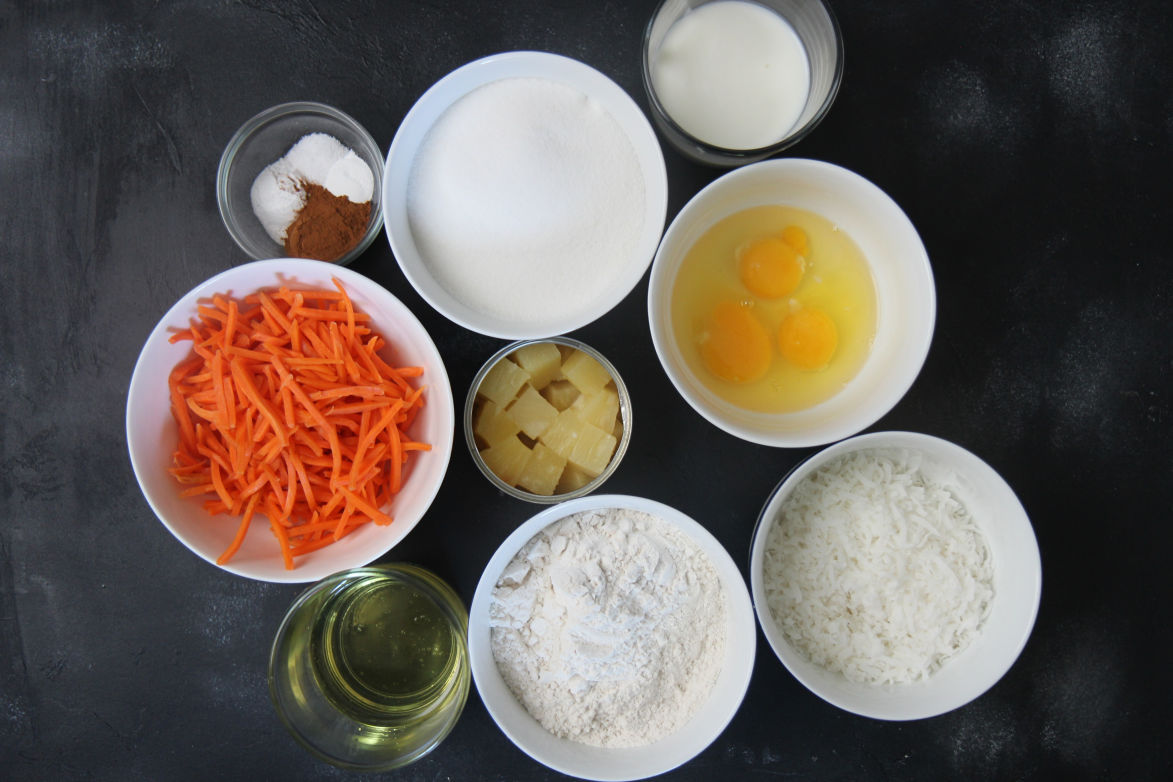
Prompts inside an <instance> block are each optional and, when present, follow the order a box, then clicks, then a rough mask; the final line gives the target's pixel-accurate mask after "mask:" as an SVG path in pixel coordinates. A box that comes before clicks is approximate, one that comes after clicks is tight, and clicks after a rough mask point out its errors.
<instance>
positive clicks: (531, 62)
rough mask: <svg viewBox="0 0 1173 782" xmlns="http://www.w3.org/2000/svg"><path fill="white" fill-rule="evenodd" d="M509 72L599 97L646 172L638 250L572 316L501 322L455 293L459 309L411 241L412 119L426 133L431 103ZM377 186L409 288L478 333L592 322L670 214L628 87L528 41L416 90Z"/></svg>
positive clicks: (645, 123) (611, 303)
mask: <svg viewBox="0 0 1173 782" xmlns="http://www.w3.org/2000/svg"><path fill="white" fill-rule="evenodd" d="M567 74H574V78H573V79H571V78H570V77H568V76H567ZM507 78H543V79H549V80H552V81H556V82H559V83H562V84H566V85H568V86H571V87H573V88H574V89H576V90H577V91H579V92H581V93H583V94H586V95H589V96H590V97H592V98H594V99H596V100H599V101H600V102H601V103H603V104H604V105H605V106H606V108H607V110H608V112H609V113H610V114H611V115H612V118H613V119H614V121H615V122H616V123H617V124H618V125H619V126H620V128H621V129H623V130H624V136H625V137H627V138H628V140H629V141H630V143H631V147H632V153H633V155H634V156H635V159H636V161H637V163H638V165H639V168H640V170H641V172H642V173H643V174H644V175H645V176H644V180H643V181H644V204H645V207H646V209H645V225H644V227H643V234H642V235H641V237H640V240H639V247H638V250H637V252H636V254H635V255H634V256H633V259H632V261H631V263H630V264H629V265H628V266H627V267H626V268H625V271H624V273H623V274H622V275H621V276H619V277H618V278H617V284H616V286H615V293H613V294H611V295H610V296H609V297H606V298H601V299H600V300H599V301H597V302H595V304H594V306H592V307H589V308H584V309H583V310H582V311H581V312H580V313H578V314H576V315H575V316H574V317H563V318H559V319H557V320H550V321H547V322H542V323H512V324H500V323H497V322H496V319H493V321H494V322H493V323H486V322H485V321H486V320H488V318H487V316H485V315H483V314H481V313H478V312H476V311H475V310H473V309H472V308H471V307H467V306H464V305H461V304H460V303H459V302H456V301H455V300H453V301H454V303H455V304H457V305H459V306H460V307H461V309H462V310H463V312H454V311H453V310H452V309H451V308H450V307H449V303H448V302H447V301H445V300H443V298H441V297H439V296H437V295H436V294H434V293H433V291H432V290H430V288H431V287H432V286H433V285H434V286H435V287H436V288H437V289H439V290H441V291H443V295H444V296H448V297H449V298H451V296H450V294H448V293H447V291H444V289H443V286H441V285H440V284H439V283H438V282H435V281H434V280H432V279H431V275H430V274H425V270H423V269H419V268H417V267H419V266H423V265H425V263H426V262H425V261H423V258H422V255H421V254H420V253H419V251H418V249H417V247H416V244H415V239H414V237H412V235H411V227H410V225H409V224H408V220H407V216H406V210H407V199H406V197H405V196H404V193H405V192H406V189H407V185H408V182H409V180H410V177H411V171H412V168H413V161H414V152H415V150H410V152H411V153H412V157H411V158H410V159H405V161H404V162H401V161H400V158H402V157H403V156H404V155H405V154H407V153H405V151H404V147H405V146H406V145H407V144H408V143H409V142H408V141H406V140H405V139H407V138H408V136H409V135H410V134H413V133H415V132H417V126H418V127H419V128H423V127H424V123H425V122H427V123H428V124H427V127H426V128H425V129H424V130H423V138H426V136H427V131H428V130H430V129H431V127H432V125H433V124H434V121H428V120H425V119H424V118H423V117H424V116H425V115H426V114H428V113H430V112H432V111H434V110H435V109H436V108H440V111H439V113H438V114H437V118H438V117H439V116H442V114H443V112H444V111H445V110H447V108H448V107H450V106H452V105H454V104H455V103H456V102H457V101H459V100H460V99H461V98H463V97H464V96H466V95H468V94H469V93H470V92H472V91H473V90H475V89H477V88H478V87H482V86H484V85H486V84H490V83H493V82H495V81H500V80H503V79H507ZM466 79H467V80H470V84H469V86H468V88H467V89H463V90H460V91H459V94H455V93H454V94H453V95H452V97H451V98H447V97H445V96H446V94H447V93H448V91H449V90H450V89H456V88H454V86H453V85H459V84H460V83H461V82H463V81H464V80H466ZM473 82H475V83H473ZM583 82H589V83H590V84H591V85H593V86H590V87H587V86H584V85H583ZM620 113H621V114H622V115H623V119H622V120H621V118H620V117H619V116H617V115H618V114H620ZM627 125H631V126H632V127H634V128H638V135H639V138H636V137H633V136H632V135H630V134H629V133H627V131H626V128H627ZM641 150H643V153H641ZM653 150H654V154H653V153H652V152H653ZM382 186H383V190H384V192H383V199H382V207H383V211H384V215H383V225H384V226H385V228H386V234H387V240H388V243H389V244H390V245H391V252H392V254H393V255H394V256H395V260H396V263H397V264H398V265H399V268H400V270H401V271H402V272H403V275H404V276H405V277H406V278H407V281H408V282H409V283H410V284H411V286H412V288H413V289H415V291H416V292H417V293H418V294H419V295H420V297H421V298H422V299H423V300H424V301H426V302H427V303H428V305H429V306H431V307H432V309H434V310H435V311H436V312H438V313H440V314H441V315H443V316H444V317H445V318H447V319H448V320H450V321H452V322H453V323H456V324H457V325H459V326H462V327H464V328H466V329H468V330H470V331H474V332H477V333H479V334H484V335H486V336H490V337H496V338H499V339H509V340H524V339H542V338H546V337H550V336H554V335H558V334H566V333H569V332H572V331H575V330H576V329H579V328H582V327H583V326H586V325H588V324H590V323H593V322H594V321H596V320H598V319H599V318H601V317H603V316H604V315H605V314H607V313H608V312H610V311H611V310H612V309H614V308H615V307H616V306H618V305H619V303H620V302H622V301H623V300H624V299H625V298H627V296H628V295H629V294H630V293H631V291H632V290H634V289H635V287H636V286H637V285H638V284H639V282H640V280H642V279H643V277H644V275H645V274H646V272H647V270H648V268H649V267H650V266H651V263H652V259H653V258H654V256H655V251H656V248H657V247H658V245H659V241H660V237H661V236H662V235H663V230H664V223H665V221H666V219H667V214H668V170H667V165H666V163H665V161H664V153H663V149H662V148H661V146H660V142H659V139H658V138H657V136H656V132H655V130H654V129H653V128H652V125H651V122H650V121H649V120H648V117H647V115H646V114H645V113H644V112H643V111H642V110H641V109H640V108H639V105H638V104H637V103H636V102H635V100H634V99H633V98H632V97H631V95H629V94H628V93H627V91H626V90H624V89H623V88H622V87H621V86H619V84H618V83H616V82H615V81H614V80H613V79H612V78H611V77H609V76H607V75H606V74H605V73H603V72H602V71H600V70H598V69H597V68H595V67H593V66H591V65H588V64H586V63H585V62H582V61H581V60H577V59H574V58H573V57H568V56H566V55H562V54H555V53H553V52H544V51H536V50H528V49H523V50H515V51H506V52H498V53H495V54H490V55H487V56H485V57H481V58H479V59H476V60H472V61H470V62H467V63H465V64H463V65H461V66H459V67H457V68H456V69H454V70H452V71H450V72H449V73H447V74H446V75H444V76H443V77H441V78H440V79H439V80H438V81H436V82H435V83H434V84H432V85H431V86H430V87H429V88H428V89H427V90H426V91H425V92H424V93H423V94H422V95H420V97H419V98H418V99H416V101H415V103H414V104H412V107H411V109H409V110H408V112H407V114H406V115H404V117H403V121H402V122H401V123H400V124H399V127H398V129H397V130H396V131H395V137H394V138H393V139H392V140H391V147H390V149H389V150H388V152H387V158H386V163H385V165H384V171H383V180H382ZM392 187H395V188H396V192H395V193H392V192H391V188H392ZM645 256H646V257H645ZM417 261H418V262H417ZM620 294H621V295H620Z"/></svg>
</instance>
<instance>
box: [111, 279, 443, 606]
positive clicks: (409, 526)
mask: <svg viewBox="0 0 1173 782" xmlns="http://www.w3.org/2000/svg"><path fill="white" fill-rule="evenodd" d="M245 270H247V271H257V270H260V271H266V272H268V271H270V270H271V272H272V277H273V287H275V286H278V285H280V284H281V281H280V278H279V277H278V275H281V274H284V275H286V276H289V277H297V276H310V277H318V276H324V277H325V278H326V279H329V278H330V277H337V278H338V279H339V280H341V281H342V282H343V283H344V284H345V285H347V286H348V288H349V289H350V290H351V291H353V290H354V289H356V288H362V290H363V295H364V296H369V297H372V298H378V299H381V300H382V302H381V306H384V307H387V308H389V310H390V312H391V314H392V317H393V318H394V319H395V320H396V321H397V322H401V323H402V324H403V326H404V328H406V329H408V330H411V331H413V332H415V333H416V334H417V335H418V336H419V338H420V343H421V345H422V347H423V350H424V352H425V353H427V354H429V359H430V360H431V361H432V363H434V368H432V370H431V372H430V373H429V382H428V389H429V397H428V405H429V407H430V408H432V409H433V410H434V411H435V413H434V414H435V415H436V416H437V427H438V428H439V429H440V430H441V431H442V432H443V435H442V437H441V438H439V440H438V441H437V442H433V443H432V444H431V445H432V448H431V450H430V451H428V452H427V455H428V457H429V458H430V459H432V460H434V461H435V462H438V463H437V464H435V465H434V467H433V468H432V469H434V470H436V471H437V479H436V480H435V481H434V484H433V485H432V486H430V487H428V490H427V491H426V492H424V494H423V495H421V497H420V506H419V509H418V511H417V512H416V513H413V514H411V515H410V516H408V515H404V514H397V515H396V518H395V523H394V524H392V525H391V526H390V527H388V528H387V529H394V528H396V527H398V529H397V530H396V531H395V532H394V534H393V535H392V536H391V538H390V543H389V544H388V545H386V546H383V547H381V548H379V550H377V551H376V550H374V549H370V550H367V549H359V550H358V551H363V552H366V553H362V555H361V561H357V560H356V561H354V562H353V563H350V564H347V565H344V566H342V567H330V568H324V567H321V566H319V567H316V568H315V567H313V565H312V561H311V560H309V559H306V560H304V561H303V562H301V563H300V564H299V567H297V568H295V569H293V570H288V571H281V572H280V573H278V574H277V575H276V576H265V575H260V574H258V573H255V572H252V571H251V570H250V569H249V568H247V567H242V566H240V565H239V564H234V563H233V562H231V561H230V562H228V563H226V564H224V565H220V564H218V563H217V562H216V558H217V555H215V554H210V553H207V552H204V551H201V550H200V549H199V548H198V547H197V545H196V544H195V542H194V541H193V540H192V539H190V537H189V536H188V535H187V534H185V533H184V532H183V531H182V530H181V529H179V528H178V527H177V526H176V525H175V524H173V523H172V522H171V521H170V520H169V519H167V518H166V514H164V513H163V512H162V509H161V507H160V504H159V502H158V501H157V499H158V498H157V497H156V495H155V493H154V492H152V491H150V490H149V488H148V486H147V483H146V479H145V477H144V476H146V475H147V474H148V472H149V471H151V470H152V469H153V467H152V464H151V463H150V461H149V457H148V456H147V454H146V453H145V452H142V450H141V449H142V448H145V445H140V444H139V438H138V437H137V436H136V429H137V425H136V420H138V419H137V418H136V415H135V411H136V410H137V409H138V408H139V407H140V405H139V403H138V400H140V399H142V398H144V397H145V396H150V395H154V394H157V393H158V391H157V390H156V388H155V387H154V384H153V381H152V380H151V379H149V378H148V377H147V374H148V370H147V369H146V363H147V362H148V360H149V358H148V357H149V356H150V355H151V353H152V352H153V350H154V349H159V348H158V346H159V345H160V344H161V343H162V342H165V341H167V339H168V337H169V332H170V330H171V329H173V328H174V327H175V326H176V325H177V324H183V323H185V322H186V321H187V319H188V318H189V317H190V316H191V314H192V313H194V311H195V306H196V303H197V302H198V301H200V300H202V299H205V298H208V297H210V296H211V295H212V294H213V293H222V292H223V289H224V287H225V281H226V280H231V279H233V278H234V277H236V276H237V275H240V274H242V273H246V271H245ZM229 287H231V285H229ZM264 287H266V286H257V287H256V288H255V289H261V288H264ZM249 292H250V293H251V292H252V291H251V290H250V291H249ZM124 423H125V435H126V445H127V451H128V454H129V456H130V463H131V468H132V470H133V472H134V477H135V481H136V482H137V483H138V486H139V490H140V493H141V494H142V496H143V499H145V500H146V501H147V504H148V505H149V506H150V508H151V511H152V512H153V513H154V514H155V518H156V519H158V521H159V522H160V523H161V524H162V525H163V527H164V528H165V529H166V530H167V531H168V532H170V533H171V535H172V536H174V537H175V538H176V539H177V540H178V541H179V542H180V543H182V544H183V545H184V547H186V548H187V549H188V550H189V551H191V552H192V553H193V554H195V555H196V556H198V557H200V559H203V560H204V561H205V562H208V563H209V564H211V565H212V566H214V567H216V568H217V569H219V570H222V571H225V572H228V573H232V574H233V575H237V576H242V577H245V578H250V579H253V580H255V581H264V582H268V583H290V584H292V583H307V582H311V581H317V580H319V579H321V578H324V577H326V576H328V575H330V574H331V573H334V572H336V571H338V570H345V569H347V568H354V567H360V566H363V565H367V564H369V563H371V562H374V561H375V560H376V559H378V558H379V557H381V556H383V555H385V554H386V553H387V552H388V551H390V550H391V549H392V548H394V547H395V546H396V545H398V544H399V543H400V541H402V540H403V538H405V537H407V535H408V534H410V532H411V531H412V530H413V529H414V528H415V527H416V525H417V524H419V522H420V521H421V520H422V519H423V517H424V516H425V515H426V513H427V511H428V509H429V508H430V507H431V506H432V504H433V503H434V502H435V499H436V496H437V494H438V493H439V491H440V487H441V485H442V484H443V482H444V477H445V476H446V475H447V472H448V466H449V463H450V460H451V455H452V446H453V442H454V439H455V427H456V422H455V409H454V405H453V400H452V388H451V385H450V381H449V378H448V370H447V368H446V367H445V365H444V361H443V357H442V356H441V355H440V352H439V350H438V348H436V345H435V342H434V341H433V340H432V337H431V335H430V334H429V333H428V331H427V329H425V328H424V326H423V324H422V323H421V322H420V320H419V319H418V318H417V317H416V316H415V313H413V312H412V311H411V310H410V309H409V308H408V307H407V306H406V305H405V304H404V303H403V302H402V301H400V300H399V299H398V298H397V297H396V296H395V295H394V294H392V293H391V292H390V291H389V290H387V289H386V288H384V287H383V286H382V285H380V284H379V283H377V282H375V281H374V280H371V279H370V278H368V277H365V276H363V275H361V274H359V273H358V272H356V271H353V270H352V269H349V268H347V267H340V266H338V265H337V264H333V263H328V262H326V261H315V260H310V259H305V258H270V259H264V260H259V261H250V262H247V263H243V264H240V265H238V266H234V267H231V268H229V269H225V270H223V271H221V272H218V273H217V274H214V275H213V276H211V277H209V278H208V279H206V280H204V281H202V282H200V283H198V284H197V285H196V286H195V287H193V288H192V289H191V290H189V291H188V292H187V293H185V294H184V295H183V296H181V297H180V298H179V299H178V300H177V301H176V302H175V303H174V304H172V305H171V306H170V307H169V308H168V309H167V312H166V313H165V314H164V315H163V316H162V317H160V319H159V320H158V322H157V323H156V324H155V326H154V327H153V328H152V329H151V332H150V334H149V335H148V336H147V338H146V339H145V340H144V342H143V346H142V348H141V349H140V350H139V354H138V357H137V359H136V360H135V365H134V369H133V370H132V372H131V376H130V381H129V383H128V386H127V391H126V415H125V421H124ZM310 556H312V554H311V555H310Z"/></svg>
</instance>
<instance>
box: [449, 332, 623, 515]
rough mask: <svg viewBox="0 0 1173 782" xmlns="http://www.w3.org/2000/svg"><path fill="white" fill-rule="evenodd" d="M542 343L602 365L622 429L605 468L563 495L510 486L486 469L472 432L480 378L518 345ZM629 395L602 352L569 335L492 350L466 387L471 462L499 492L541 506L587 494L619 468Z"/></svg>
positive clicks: (467, 438) (466, 438)
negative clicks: (615, 399) (575, 351)
mask: <svg viewBox="0 0 1173 782" xmlns="http://www.w3.org/2000/svg"><path fill="white" fill-rule="evenodd" d="M544 342H552V343H554V344H555V345H566V346H567V347H571V348H576V349H578V350H581V351H582V352H583V353H586V354H587V355H588V356H590V357H591V358H593V359H594V360H595V361H598V362H599V363H600V364H602V365H603V368H604V369H606V370H607V372H608V374H610V375H611V380H612V381H614V383H615V390H616V392H617V393H618V394H619V416H620V420H621V421H622V423H623V432H622V433H621V434H620V437H619V442H618V443H616V445H615V453H613V454H611V461H610V462H608V463H607V466H606V468H605V469H604V470H603V471H602V472H601V473H599V474H598V475H597V476H596V477H595V478H594V479H593V480H591V481H590V482H588V483H585V484H583V485H582V486H580V487H579V488H577V489H575V490H574V491H568V492H563V493H562V494H551V495H545V494H534V493H532V492H528V491H526V490H525V489H522V488H519V487H517V486H511V485H510V484H508V483H507V482H505V481H504V480H502V479H501V478H500V477H499V476H498V475H497V474H496V473H495V472H493V471H492V470H491V469H489V465H487V464H485V460H484V458H483V457H482V456H481V452H480V449H479V448H478V447H477V442H476V435H475V433H474V432H473V414H474V413H475V411H476V401H477V392H478V391H479V390H480V387H481V381H483V380H484V379H485V375H487V374H488V373H489V370H490V369H492V368H493V366H495V365H496V363H497V362H498V361H503V360H505V357H506V356H508V355H510V354H511V353H513V352H514V351H515V350H517V349H518V348H523V347H525V346H526V345H533V344H538V343H544ZM631 418H632V416H631V395H630V394H629V393H628V391H627V384H625V383H624V382H623V378H622V377H620V376H619V371H618V370H617V369H615V366H614V365H613V364H612V363H611V362H610V361H608V360H607V358H606V357H605V356H603V354H602V353H600V352H599V351H597V350H595V349H594V348H592V347H591V346H590V345H587V344H585V343H583V342H580V341H578V340H577V339H573V338H572V337H550V338H548V339H534V340H523V341H520V342H513V343H511V344H509V345H506V346H505V347H503V348H501V349H500V350H498V351H497V352H496V353H494V354H493V355H492V356H491V357H490V358H489V360H488V361H486V362H485V363H484V366H482V367H481V368H480V371H478V372H477V374H476V377H474V378H473V379H472V385H471V387H470V388H469V390H468V398H467V399H466V400H465V403H464V439H465V442H466V443H468V452H469V454H471V455H472V460H473V462H475V463H476V466H477V469H479V470H480V471H481V473H482V474H483V475H484V476H485V477H486V478H488V479H489V482H490V483H492V484H493V485H494V486H496V487H497V488H498V489H500V490H501V491H503V492H505V493H506V494H508V495H509V496H511V497H516V498H517V499H519V500H526V501H527V502H535V503H539V504H543V505H552V504H554V503H558V502H563V501H564V500H570V499H574V498H575V497H583V496H586V495H587V494H590V493H591V492H593V491H594V490H595V489H597V488H599V487H600V486H602V485H603V482H604V481H606V480H607V479H608V478H610V477H611V474H612V473H614V472H615V470H616V468H618V467H619V462H621V461H622V460H623V456H624V454H625V453H627V446H628V445H629V444H630V443H631Z"/></svg>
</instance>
